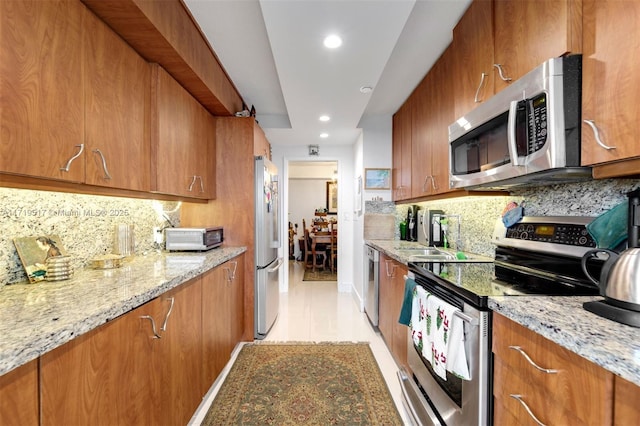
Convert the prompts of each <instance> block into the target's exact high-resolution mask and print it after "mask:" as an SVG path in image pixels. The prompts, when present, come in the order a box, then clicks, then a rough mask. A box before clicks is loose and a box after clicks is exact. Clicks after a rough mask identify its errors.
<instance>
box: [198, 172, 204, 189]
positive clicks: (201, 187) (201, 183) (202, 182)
mask: <svg viewBox="0 0 640 426" xmlns="http://www.w3.org/2000/svg"><path fill="white" fill-rule="evenodd" d="M198 178H200V192H201V193H204V181H203V180H202V176H198Z"/></svg>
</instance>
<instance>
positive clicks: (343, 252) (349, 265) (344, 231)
mask: <svg viewBox="0 0 640 426" xmlns="http://www.w3.org/2000/svg"><path fill="white" fill-rule="evenodd" d="M389 143H390V142H389ZM353 155H354V154H353V145H348V146H323V145H321V146H320V155H318V156H309V152H308V147H307V146H306V145H304V146H279V145H275V144H273V145H272V161H273V162H274V163H275V164H276V165H277V166H278V170H279V171H280V179H281V188H283V189H282V191H283V193H282V194H281V198H282V203H283V204H282V205H283V206H289V196H290V190H289V182H288V180H289V168H288V163H289V161H337V162H338V188H339V190H338V214H337V215H336V218H337V219H338V227H339V229H340V238H339V239H338V252H339V253H340V256H338V291H342V292H351V291H352V288H353V282H354V281H353V280H354V278H353V263H354V257H353V256H354V250H353V246H354V242H353V209H354V203H353V199H354V189H355V179H354V178H355V176H354V173H353V172H354V158H353ZM322 205H324V201H323V202H322ZM315 207H316V206H314V205H311V206H309V207H308V209H309V211H313V209H315ZM283 210H286V208H284V209H283ZM283 216H284V217H283V218H282V220H283V223H284V224H285V225H286V224H287V223H288V220H287V218H288V217H289V212H287V211H285V212H284V213H283ZM282 228H283V229H282V241H288V239H289V237H288V235H287V226H283V227H282ZM282 250H283V251H282V253H281V254H280V255H281V256H283V257H284V258H288V245H287V244H283V248H282ZM284 270H285V271H286V273H285V275H284V278H283V279H282V281H281V282H280V291H288V287H289V276H288V268H285V269H284Z"/></svg>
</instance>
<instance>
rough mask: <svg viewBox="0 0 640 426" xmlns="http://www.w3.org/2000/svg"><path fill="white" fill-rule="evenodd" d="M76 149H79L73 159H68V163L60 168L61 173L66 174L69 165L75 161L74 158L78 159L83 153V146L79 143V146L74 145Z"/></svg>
mask: <svg viewBox="0 0 640 426" xmlns="http://www.w3.org/2000/svg"><path fill="white" fill-rule="evenodd" d="M76 148H80V149H79V150H78V152H77V153H76V155H74V156H73V157H71V158H69V161H67V164H65V166H64V167H60V170H61V171H63V172H68V171H69V167H71V163H73V160H75V159H76V158H78V157H80V155H82V152H83V151H84V144H83V143H81V144H80V145H76Z"/></svg>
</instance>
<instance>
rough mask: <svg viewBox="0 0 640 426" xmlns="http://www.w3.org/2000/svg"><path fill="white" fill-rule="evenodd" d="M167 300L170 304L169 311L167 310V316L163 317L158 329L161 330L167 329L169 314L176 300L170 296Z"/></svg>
mask: <svg viewBox="0 0 640 426" xmlns="http://www.w3.org/2000/svg"><path fill="white" fill-rule="evenodd" d="M167 300H170V301H171V305H170V306H169V311H168V312H167V316H165V317H164V322H163V323H162V328H161V329H160V330H162V331H167V322H168V321H169V315H171V312H172V311H173V304H174V303H175V302H176V299H175V297H172V298H170V299H167Z"/></svg>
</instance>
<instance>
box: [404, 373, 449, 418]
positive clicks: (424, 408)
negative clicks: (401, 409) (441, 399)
mask: <svg viewBox="0 0 640 426" xmlns="http://www.w3.org/2000/svg"><path fill="white" fill-rule="evenodd" d="M397 374H398V379H399V380H400V389H401V390H402V397H403V399H404V402H405V408H407V412H408V413H409V415H410V416H411V419H412V420H413V422H412V423H413V424H416V425H418V426H426V425H433V426H441V425H442V423H441V422H440V420H439V419H438V416H437V415H436V413H435V411H433V409H432V408H431V406H430V405H429V403H428V402H427V400H426V399H425V398H424V396H422V392H420V389H418V386H417V385H416V384H415V383H414V382H413V380H412V379H411V377H409V375H408V374H407V371H406V370H405V369H404V367H400V370H398V372H397ZM412 396H413V398H412ZM416 399H417V401H415V400H416ZM414 402H418V403H419V404H420V407H419V408H421V410H420V412H418V411H417V410H416V407H415V405H414Z"/></svg>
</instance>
